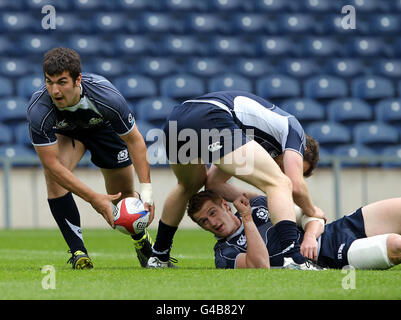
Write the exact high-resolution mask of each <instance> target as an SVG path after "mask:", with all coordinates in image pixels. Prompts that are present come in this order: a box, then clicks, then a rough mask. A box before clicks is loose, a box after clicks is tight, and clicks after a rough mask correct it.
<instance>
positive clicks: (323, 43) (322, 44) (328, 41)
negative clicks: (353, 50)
mask: <svg viewBox="0 0 401 320" xmlns="http://www.w3.org/2000/svg"><path fill="white" fill-rule="evenodd" d="M302 47H303V51H304V55H305V56H306V57H310V56H311V57H316V58H318V57H329V56H338V55H339V54H340V53H341V50H340V48H341V46H340V45H339V43H338V42H337V40H336V39H334V38H327V37H317V36H309V37H307V38H306V39H304V40H303V41H302Z"/></svg>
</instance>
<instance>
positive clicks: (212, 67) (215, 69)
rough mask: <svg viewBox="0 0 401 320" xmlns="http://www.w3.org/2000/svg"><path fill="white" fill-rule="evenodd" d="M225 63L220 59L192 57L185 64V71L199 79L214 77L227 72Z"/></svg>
mask: <svg viewBox="0 0 401 320" xmlns="http://www.w3.org/2000/svg"><path fill="white" fill-rule="evenodd" d="M226 68H227V66H225V64H224V62H223V61H222V60H221V59H219V58H208V57H205V58H199V57H190V58H189V60H187V61H186V63H185V71H186V72H188V73H190V74H193V75H196V76H198V77H203V78H209V77H213V76H215V75H217V74H219V73H221V72H223V71H224V70H226Z"/></svg>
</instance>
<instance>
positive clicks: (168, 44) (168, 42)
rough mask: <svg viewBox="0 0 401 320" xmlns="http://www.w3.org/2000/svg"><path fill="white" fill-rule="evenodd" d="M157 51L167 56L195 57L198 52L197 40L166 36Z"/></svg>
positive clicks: (179, 36) (181, 36)
mask: <svg viewBox="0 0 401 320" xmlns="http://www.w3.org/2000/svg"><path fill="white" fill-rule="evenodd" d="M159 50H162V51H163V52H164V53H165V54H167V55H172V56H181V55H187V56H190V55H197V54H198V53H199V51H200V47H199V40H198V39H197V38H196V37H195V36H189V35H167V36H165V37H163V39H162V41H161V43H160V47H159Z"/></svg>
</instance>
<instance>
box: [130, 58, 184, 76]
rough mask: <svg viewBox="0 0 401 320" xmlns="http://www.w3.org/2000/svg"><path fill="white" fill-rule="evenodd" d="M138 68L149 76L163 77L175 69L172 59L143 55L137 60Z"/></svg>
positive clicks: (175, 65)
mask: <svg viewBox="0 0 401 320" xmlns="http://www.w3.org/2000/svg"><path fill="white" fill-rule="evenodd" d="M137 67H138V70H139V71H140V72H141V73H143V74H145V75H147V76H151V77H163V76H166V75H168V74H171V73H172V72H173V71H175V70H176V68H177V64H176V62H175V60H174V59H172V58H166V57H145V58H143V59H142V60H140V61H139V62H138V66H137Z"/></svg>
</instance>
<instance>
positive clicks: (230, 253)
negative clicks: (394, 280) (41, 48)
mask: <svg viewBox="0 0 401 320" xmlns="http://www.w3.org/2000/svg"><path fill="white" fill-rule="evenodd" d="M248 197H249V198H250V200H249V199H248ZM266 200H267V199H266V197H265V196H257V195H253V194H251V193H247V194H241V195H239V196H238V197H237V198H236V199H235V201H234V203H233V204H234V206H235V208H236V209H237V211H238V212H237V213H235V214H234V213H233V212H232V211H231V208H230V206H229V204H228V202H227V201H225V200H224V199H223V198H221V197H220V196H219V195H218V194H217V193H215V192H213V191H211V190H207V191H201V192H199V193H197V194H195V195H194V196H193V197H192V198H191V199H190V201H189V204H188V215H189V216H190V217H191V219H192V220H193V221H195V222H196V223H197V224H198V225H199V226H201V227H202V228H203V229H205V230H207V231H210V232H211V233H213V234H214V235H215V237H216V239H217V243H216V245H215V247H214V251H215V264H216V267H217V268H270V267H280V266H283V260H284V259H285V258H284V255H283V251H282V250H281V249H280V244H279V239H278V237H277V232H276V230H275V226H274V225H273V224H272V222H271V220H270V217H269V211H268V208H267V201H266ZM298 220H299V225H300V229H299V243H301V253H302V254H303V255H304V256H305V257H306V258H308V259H309V260H313V261H316V262H317V265H318V266H320V267H322V268H342V267H344V266H346V265H351V266H353V267H354V268H356V269H387V268H391V267H392V266H394V265H396V264H399V263H401V235H400V234H401V198H396V199H388V200H383V201H379V202H375V203H372V204H369V205H367V206H365V207H362V208H360V209H358V210H356V211H355V212H354V213H352V214H351V215H347V216H344V217H342V218H340V219H338V220H336V221H333V222H331V223H329V224H327V225H325V224H324V220H322V219H317V218H311V217H308V216H305V215H302V213H301V214H300V217H299V219H298ZM301 227H302V229H301ZM287 268H289V269H301V268H302V267H300V266H299V265H296V264H295V265H292V264H289V265H288V266H287ZM316 269H318V268H316ZM309 270H310V269H309Z"/></svg>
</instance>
